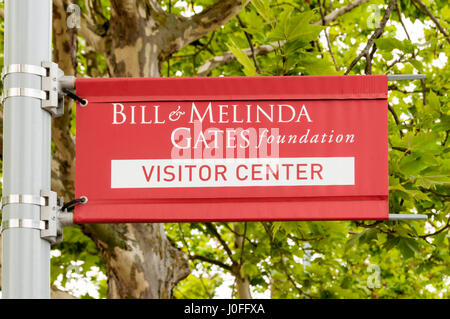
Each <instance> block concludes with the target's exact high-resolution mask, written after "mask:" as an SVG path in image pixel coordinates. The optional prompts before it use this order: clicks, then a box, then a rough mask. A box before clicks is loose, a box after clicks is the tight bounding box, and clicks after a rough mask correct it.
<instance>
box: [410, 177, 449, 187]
mask: <svg viewBox="0 0 450 319" xmlns="http://www.w3.org/2000/svg"><path fill="white" fill-rule="evenodd" d="M416 184H417V186H422V187H425V188H431V187H432V186H434V185H447V184H450V176H449V175H421V176H418V177H417V180H416Z"/></svg>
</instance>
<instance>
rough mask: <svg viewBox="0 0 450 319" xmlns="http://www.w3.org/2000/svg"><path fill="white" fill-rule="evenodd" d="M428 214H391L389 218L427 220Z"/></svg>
mask: <svg viewBox="0 0 450 319" xmlns="http://www.w3.org/2000/svg"><path fill="white" fill-rule="evenodd" d="M427 219H428V216H427V215H420V214H389V218H388V220H427Z"/></svg>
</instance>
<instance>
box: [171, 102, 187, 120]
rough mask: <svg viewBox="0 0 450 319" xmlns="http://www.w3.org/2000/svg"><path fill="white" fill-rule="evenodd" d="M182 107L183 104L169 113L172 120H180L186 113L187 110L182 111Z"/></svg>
mask: <svg viewBox="0 0 450 319" xmlns="http://www.w3.org/2000/svg"><path fill="white" fill-rule="evenodd" d="M180 109H181V106H180V105H178V109H177V110H176V111H172V112H170V114H169V120H170V121H172V122H175V121H178V120H179V119H180V117H181V116H182V115H184V114H186V113H185V112H183V111H180Z"/></svg>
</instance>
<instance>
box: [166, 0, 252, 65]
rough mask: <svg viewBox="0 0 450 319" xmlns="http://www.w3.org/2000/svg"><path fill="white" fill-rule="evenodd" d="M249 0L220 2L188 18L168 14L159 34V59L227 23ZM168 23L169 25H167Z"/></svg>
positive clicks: (225, 0)
mask: <svg viewBox="0 0 450 319" xmlns="http://www.w3.org/2000/svg"><path fill="white" fill-rule="evenodd" d="M249 1H250V0H220V1H216V2H215V3H214V4H213V5H211V6H210V7H208V8H206V9H205V10H203V11H202V12H200V13H198V14H195V15H193V16H192V17H190V18H184V17H180V16H178V15H174V14H170V15H169V16H168V20H167V21H166V23H165V24H164V30H163V31H162V32H161V33H160V34H161V44H162V48H161V59H162V60H164V59H165V58H167V57H168V56H170V55H171V54H172V53H174V52H177V51H179V50H180V49H181V48H183V47H184V46H186V45H188V44H189V43H192V42H194V41H195V40H198V39H200V38H202V37H204V36H205V35H207V34H208V33H210V32H212V31H214V30H216V29H217V28H219V27H220V26H222V25H224V24H226V23H228V22H229V21H230V20H231V19H232V18H234V17H235V16H236V15H237V14H238V13H239V11H240V10H241V9H242V8H243V7H244V6H245V5H247V3H248V2H249ZM169 21H170V23H169Z"/></svg>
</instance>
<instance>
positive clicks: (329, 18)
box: [196, 0, 369, 76]
mask: <svg viewBox="0 0 450 319" xmlns="http://www.w3.org/2000/svg"><path fill="white" fill-rule="evenodd" d="M367 1H369V0H356V1H353V2H351V3H349V4H347V5H345V6H343V7H340V8H339V9H336V10H334V11H333V12H331V13H330V14H328V15H326V16H325V17H324V18H323V19H321V20H319V21H316V22H313V23H312V24H315V25H322V26H324V25H327V24H329V23H330V22H333V21H335V20H336V19H337V18H339V17H340V16H342V15H343V14H345V13H347V12H349V11H351V10H352V9H354V8H356V7H358V6H360V5H362V4H364V3H366V2H367ZM284 43H285V42H281V45H284ZM278 45H279V43H272V44H270V45H268V44H263V45H260V46H257V47H255V48H254V55H255V56H260V55H267V54H269V53H270V52H273V51H274V50H275V47H278ZM242 51H243V52H244V53H245V54H246V55H247V56H248V57H252V55H253V52H252V50H251V48H248V49H243V50H242ZM234 60H236V57H235V56H234V55H233V53H231V51H226V52H224V53H223V55H220V56H215V57H213V58H211V59H209V60H207V61H206V62H205V63H203V64H202V65H201V66H200V67H199V68H198V70H197V74H196V75H197V76H207V75H208V74H209V73H211V71H212V70H213V69H215V68H216V67H218V66H221V65H225V64H228V63H230V62H232V61H234Z"/></svg>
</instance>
